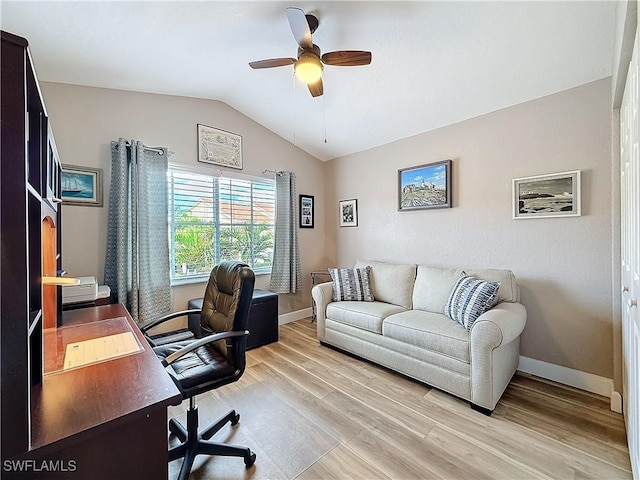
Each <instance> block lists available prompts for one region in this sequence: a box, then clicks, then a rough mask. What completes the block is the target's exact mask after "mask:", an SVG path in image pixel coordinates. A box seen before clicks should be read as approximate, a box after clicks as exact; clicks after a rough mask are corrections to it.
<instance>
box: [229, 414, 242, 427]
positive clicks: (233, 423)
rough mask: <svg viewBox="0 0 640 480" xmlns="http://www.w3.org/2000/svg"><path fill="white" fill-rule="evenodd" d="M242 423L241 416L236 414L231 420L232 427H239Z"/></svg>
mask: <svg viewBox="0 0 640 480" xmlns="http://www.w3.org/2000/svg"><path fill="white" fill-rule="evenodd" d="M239 421H240V414H239V413H236V415H235V416H234V417H233V418H232V419H231V425H237V424H238V422H239Z"/></svg>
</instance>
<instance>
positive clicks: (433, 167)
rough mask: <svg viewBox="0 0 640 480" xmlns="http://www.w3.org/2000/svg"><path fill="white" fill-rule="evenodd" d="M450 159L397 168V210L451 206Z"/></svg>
mask: <svg viewBox="0 0 640 480" xmlns="http://www.w3.org/2000/svg"><path fill="white" fill-rule="evenodd" d="M451 185H452V182H451V160H443V161H441V162H435V163H428V164H426V165H419V166H417V167H411V168H403V169H401V170H398V210H400V211H405V210H419V209H425V208H451V205H452V202H451V198H452V195H451V194H452V192H451Z"/></svg>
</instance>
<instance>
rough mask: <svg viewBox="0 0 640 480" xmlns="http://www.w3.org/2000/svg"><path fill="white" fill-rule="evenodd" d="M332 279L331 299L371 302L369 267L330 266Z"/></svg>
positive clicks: (336, 300)
mask: <svg viewBox="0 0 640 480" xmlns="http://www.w3.org/2000/svg"><path fill="white" fill-rule="evenodd" d="M329 273H330V274H331V280H332V281H333V301H334V302H340V301H364V302H373V291H372V290H371V281H370V278H369V277H370V274H371V267H368V266H367V267H364V268H330V269H329Z"/></svg>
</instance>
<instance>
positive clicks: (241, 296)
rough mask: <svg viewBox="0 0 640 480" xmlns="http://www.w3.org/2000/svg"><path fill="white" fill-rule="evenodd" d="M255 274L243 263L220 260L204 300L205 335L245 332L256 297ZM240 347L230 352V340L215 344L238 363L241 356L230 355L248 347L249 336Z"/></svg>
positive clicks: (233, 361)
mask: <svg viewBox="0 0 640 480" xmlns="http://www.w3.org/2000/svg"><path fill="white" fill-rule="evenodd" d="M254 284H255V275H254V273H253V270H251V268H250V267H249V266H248V265H246V264H244V263H241V262H221V263H219V264H218V265H216V266H215V267H213V270H212V271H211V275H209V283H208V284H207V289H206V291H205V294H204V300H203V302H202V314H201V316H200V326H201V328H202V334H203V336H206V335H210V334H212V333H220V332H228V331H231V330H235V331H243V330H246V329H247V324H248V321H249V310H250V308H251V299H252V297H253V286H254ZM242 341H243V342H244V343H242V342H240V343H239V344H236V345H237V348H234V349H232V352H230V351H229V348H228V346H229V345H230V343H229V344H227V342H224V341H220V342H218V343H216V344H215V348H216V350H218V351H219V352H220V353H221V354H222V355H224V356H225V357H227V359H228V360H229V361H230V362H231V363H233V364H235V365H238V362H239V361H241V359H240V358H235V359H234V358H230V356H236V355H238V354H240V353H241V352H242V353H244V350H245V349H246V341H247V339H246V337H243V339H242ZM242 357H244V355H242Z"/></svg>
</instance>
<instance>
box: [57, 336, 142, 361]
mask: <svg viewBox="0 0 640 480" xmlns="http://www.w3.org/2000/svg"><path fill="white" fill-rule="evenodd" d="M140 350H141V348H140V346H139V345H138V342H136V338H135V337H134V336H133V333H131V332H124V333H118V334H117V335H108V336H106V337H99V338H94V339H92V340H86V341H84V342H77V343H70V344H69V345H67V349H66V352H65V355H64V367H63V368H64V370H68V369H70V368H75V367H81V366H83V365H88V364H90V363H96V362H102V361H104V360H108V359H110V358H115V357H120V356H122V355H127V354H129V353H135V352H139V351H140Z"/></svg>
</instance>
